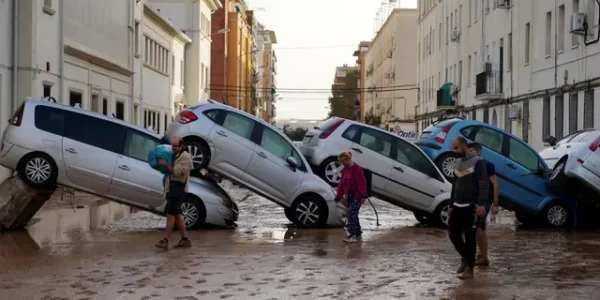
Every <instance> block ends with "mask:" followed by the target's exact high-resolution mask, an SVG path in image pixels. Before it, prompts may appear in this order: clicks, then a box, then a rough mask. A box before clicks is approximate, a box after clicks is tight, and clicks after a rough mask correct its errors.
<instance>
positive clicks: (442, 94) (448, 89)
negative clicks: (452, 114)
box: [436, 82, 456, 111]
mask: <svg viewBox="0 0 600 300" xmlns="http://www.w3.org/2000/svg"><path fill="white" fill-rule="evenodd" d="M453 90H454V85H453V84H452V83H450V82H448V83H445V84H444V85H442V87H441V88H440V89H439V90H437V105H436V109H437V110H438V111H441V110H452V109H456V101H454V99H453V98H452V92H453Z"/></svg>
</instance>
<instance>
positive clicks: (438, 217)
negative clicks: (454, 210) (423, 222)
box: [429, 201, 450, 228]
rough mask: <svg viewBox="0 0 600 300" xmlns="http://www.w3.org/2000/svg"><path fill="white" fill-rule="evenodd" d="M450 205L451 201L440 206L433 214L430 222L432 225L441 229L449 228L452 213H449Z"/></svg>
mask: <svg viewBox="0 0 600 300" xmlns="http://www.w3.org/2000/svg"><path fill="white" fill-rule="evenodd" d="M449 203H450V202H449V201H444V202H442V203H440V204H439V205H438V207H437V208H436V209H435V211H434V212H433V216H431V218H430V219H431V220H429V223H430V224H431V225H433V226H438V227H441V228H447V227H448V220H449V219H450V213H449V212H448V208H449Z"/></svg>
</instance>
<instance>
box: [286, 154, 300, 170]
mask: <svg viewBox="0 0 600 300" xmlns="http://www.w3.org/2000/svg"><path fill="white" fill-rule="evenodd" d="M285 161H287V163H288V164H290V166H292V167H294V168H297V167H298V161H297V160H296V159H295V158H294V157H292V156H290V157H288V158H287V159H286V160H285Z"/></svg>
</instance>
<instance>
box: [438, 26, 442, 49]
mask: <svg viewBox="0 0 600 300" xmlns="http://www.w3.org/2000/svg"><path fill="white" fill-rule="evenodd" d="M438 47H439V50H442V22H440V23H439V24H438Z"/></svg>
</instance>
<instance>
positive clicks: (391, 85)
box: [364, 8, 418, 132]
mask: <svg viewBox="0 0 600 300" xmlns="http://www.w3.org/2000/svg"><path fill="white" fill-rule="evenodd" d="M417 21H418V13H417V10H416V9H404V8H396V9H394V10H393V11H392V13H391V14H390V15H389V17H388V18H387V20H386V21H385V23H384V24H383V26H382V27H381V28H380V29H379V31H378V32H377V34H376V36H375V38H374V39H373V41H372V43H371V45H370V47H369V50H368V52H367V54H366V57H365V63H364V64H365V67H366V71H365V79H364V80H365V84H364V86H365V87H366V89H367V92H366V95H365V101H364V102H365V103H364V114H365V121H368V120H369V119H371V118H373V117H375V119H378V120H379V122H380V124H379V126H381V127H388V128H389V129H394V130H402V131H405V132H407V131H408V132H410V131H414V127H415V121H414V116H415V107H416V105H417V95H418V92H417V74H416V70H417V53H418V47H417V34H416V32H417ZM375 125H377V124H375Z"/></svg>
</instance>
